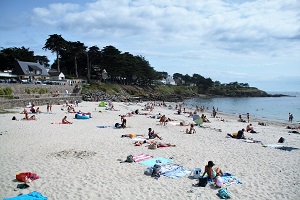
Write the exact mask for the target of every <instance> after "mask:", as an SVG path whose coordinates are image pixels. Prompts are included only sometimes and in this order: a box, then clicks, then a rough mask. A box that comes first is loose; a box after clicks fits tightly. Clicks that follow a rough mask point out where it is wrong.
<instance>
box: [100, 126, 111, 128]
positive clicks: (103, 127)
mask: <svg viewBox="0 0 300 200" xmlns="http://www.w3.org/2000/svg"><path fill="white" fill-rule="evenodd" d="M107 127H110V126H97V128H107Z"/></svg>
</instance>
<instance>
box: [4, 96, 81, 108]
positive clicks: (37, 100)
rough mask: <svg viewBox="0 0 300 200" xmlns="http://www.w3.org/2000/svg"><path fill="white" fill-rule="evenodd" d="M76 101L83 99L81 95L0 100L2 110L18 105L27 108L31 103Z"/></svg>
mask: <svg viewBox="0 0 300 200" xmlns="http://www.w3.org/2000/svg"><path fill="white" fill-rule="evenodd" d="M66 101H68V102H69V103H74V101H79V102H81V101H82V97H81V96H72V97H51V98H30V99H8V100H0V110H3V109H12V108H16V107H21V108H25V107H26V106H27V105H29V104H32V103H33V104H34V105H36V106H42V105H46V104H47V103H50V104H52V105H62V104H63V103H64V102H66Z"/></svg>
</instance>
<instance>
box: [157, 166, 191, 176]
mask: <svg viewBox="0 0 300 200" xmlns="http://www.w3.org/2000/svg"><path fill="white" fill-rule="evenodd" d="M160 172H161V174H162V175H164V176H166V177H169V178H180V177H183V176H185V175H187V174H190V173H191V170H186V169H185V168H184V167H183V166H181V165H178V164H174V163H168V164H164V165H161V169H160Z"/></svg>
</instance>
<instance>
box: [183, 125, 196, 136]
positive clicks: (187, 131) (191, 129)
mask: <svg viewBox="0 0 300 200" xmlns="http://www.w3.org/2000/svg"><path fill="white" fill-rule="evenodd" d="M185 133H186V134H193V133H196V130H195V128H194V124H191V127H190V130H189V129H188V128H187V129H186V131H185Z"/></svg>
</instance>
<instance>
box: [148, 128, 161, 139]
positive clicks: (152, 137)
mask: <svg viewBox="0 0 300 200" xmlns="http://www.w3.org/2000/svg"><path fill="white" fill-rule="evenodd" d="M148 136H149V139H154V138H159V139H160V140H162V138H161V137H159V136H158V135H157V134H155V133H154V130H152V128H148Z"/></svg>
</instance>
